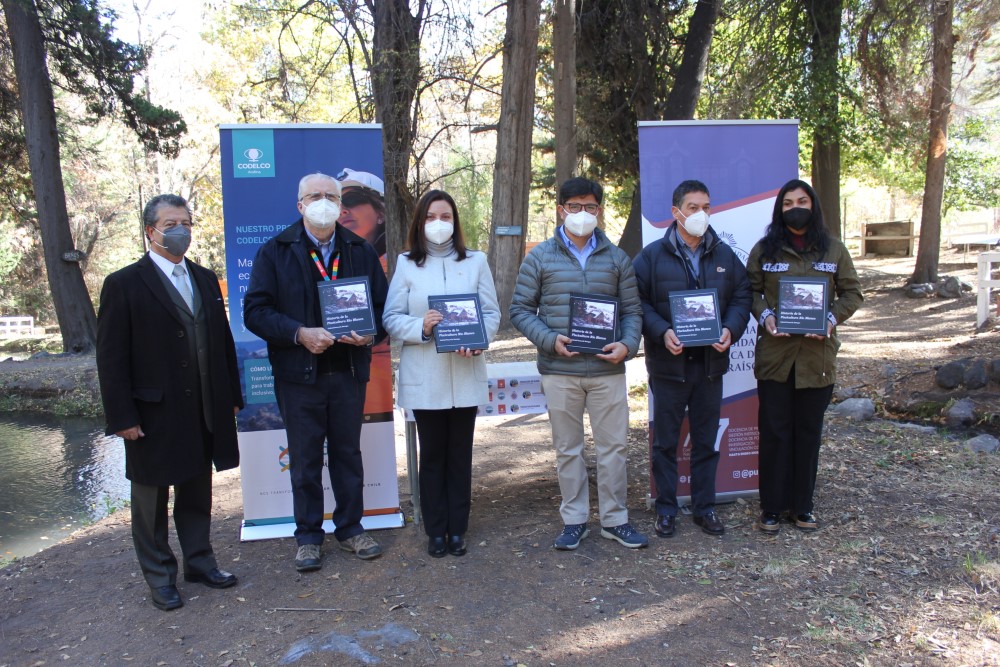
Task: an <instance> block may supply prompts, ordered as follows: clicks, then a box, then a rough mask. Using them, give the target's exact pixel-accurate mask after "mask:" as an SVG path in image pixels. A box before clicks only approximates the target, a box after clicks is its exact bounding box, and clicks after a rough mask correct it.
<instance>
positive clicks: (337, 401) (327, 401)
mask: <svg viewBox="0 0 1000 667" xmlns="http://www.w3.org/2000/svg"><path fill="white" fill-rule="evenodd" d="M297 206H298V210H299V212H300V213H301V214H302V219H300V220H299V221H297V222H295V223H294V224H292V225H291V226H289V227H287V228H285V229H284V230H283V231H282V232H280V233H279V234H278V235H277V236H275V237H274V238H273V239H271V240H270V241H268V242H267V243H266V244H264V245H263V246H262V247H261V249H260V250H259V251H258V253H257V257H256V259H254V263H253V270H252V272H251V274H250V284H249V287H248V289H247V294H246V298H245V299H244V302H243V319H244V322H245V323H246V327H247V329H249V330H250V331H252V332H253V333H255V334H256V335H258V336H260V337H261V338H263V339H264V340H265V341H266V342H267V353H268V357H269V358H270V361H271V372H272V374H273V375H274V393H275V396H276V398H277V400H278V409H279V411H280V412H281V418H282V420H283V421H284V422H285V432H286V434H287V436H288V456H289V464H290V466H291V482H292V504H293V507H294V514H295V540H296V543H297V545H298V550H297V551H296V556H295V568H296V569H297V570H298V571H300V572H308V571H312V570H318V569H319V568H320V567H321V557H322V555H321V550H320V547H321V545H322V543H323V539H324V537H325V534H324V532H323V514H324V507H323V464H324V461H323V443H324V442H326V443H327V454H328V457H329V468H330V482H331V484H332V486H333V495H334V498H335V499H336V503H337V504H336V507H335V508H334V510H333V523H334V526H335V529H334V537H335V538H336V539H337V541H338V542H339V544H340V547H341V548H342V549H344V550H346V551H351V552H353V553H354V554H355V555H357V556H358V557H359V558H362V559H365V560H367V559H371V558H377V557H378V556H380V555H381V554H382V548H381V547H380V546H379V545H378V543H377V542H375V540H374V539H373V538H372V537H371V536H370V535H368V534H367V533H366V532H365V531H364V528H362V526H361V516H362V513H363V511H364V466H363V463H362V459H361V424H362V422H363V420H364V405H365V393H366V388H367V384H368V378H369V368H370V365H371V357H372V351H371V347H372V345H374V344H375V343H378V342H379V341H380V340H382V339H383V338H385V335H386V334H385V330H384V329H383V328H382V310H383V307H384V306H385V298H386V292H387V291H388V282H387V281H386V278H385V273H384V272H383V271H382V265H381V264H380V263H379V259H378V256H377V255H376V253H375V249H374V248H372V246H371V245H370V244H369V243H368V242H366V241H365V240H364V239H362V238H361V237H360V236H358V235H357V234H354V233H353V232H351V231H350V230H349V229H346V228H345V227H342V226H341V225H339V224H337V218H338V217H339V215H340V185H339V183H338V182H337V181H336V180H335V179H334V178H333V177H331V176H327V175H325V174H319V173H316V174H309V175H307V176H305V177H303V178H302V180H301V181H300V182H299V193H298V204H297ZM360 277H365V278H368V284H369V287H370V290H371V299H372V303H371V305H372V310H373V311H374V316H375V324H376V327H377V329H378V331H377V333H376V335H375V336H360V335H358V334H357V333H356V332H354V331H352V332H351V333H350V334H349V335H344V336H341V337H339V338H335V337H334V336H333V335H332V334H331V333H330V332H328V331H327V330H326V329H324V328H323V326H322V322H323V320H322V317H321V313H320V301H319V290H318V289H317V283H319V282H322V281H324V280H336V279H338V278H360Z"/></svg>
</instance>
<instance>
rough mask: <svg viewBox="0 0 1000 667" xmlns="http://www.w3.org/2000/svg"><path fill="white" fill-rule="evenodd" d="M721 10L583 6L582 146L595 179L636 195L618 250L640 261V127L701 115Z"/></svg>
mask: <svg viewBox="0 0 1000 667" xmlns="http://www.w3.org/2000/svg"><path fill="white" fill-rule="evenodd" d="M721 6H722V0H701V1H699V2H696V3H694V9H693V10H690V8H689V7H687V6H686V3H685V4H674V3H642V2H630V1H627V0H600V1H596V2H590V3H587V4H586V6H584V7H582V8H581V17H580V39H579V40H578V44H579V47H578V50H577V67H578V76H579V78H580V79H581V80H586V81H587V87H588V95H585V96H582V97H581V98H580V99H579V100H578V103H579V112H578V113H579V118H578V126H579V128H580V134H581V135H582V139H581V148H582V150H583V152H584V154H585V155H586V156H587V158H588V159H589V160H590V164H591V173H592V174H593V175H594V176H596V177H598V178H603V179H604V180H606V181H611V182H616V183H617V184H620V185H624V186H626V187H627V189H628V192H630V193H631V205H630V209H629V216H628V221H627V222H626V225H625V230H624V232H623V233H622V237H621V240H620V241H619V242H618V245H619V247H620V248H622V249H623V250H625V252H627V253H629V254H630V255H632V256H634V255H636V254H638V252H639V251H640V250H641V249H642V238H641V234H642V224H641V220H642V212H641V206H640V194H639V184H638V176H639V143H638V129H637V123H638V121H640V120H683V119H688V118H692V117H693V115H694V111H695V108H696V106H697V103H698V99H699V97H700V95H701V87H702V81H703V78H704V75H705V67H706V63H707V62H708V53H709V49H710V47H711V44H712V35H713V32H714V29H715V24H716V22H717V20H718V16H719V11H720V8H721ZM686 11H690V14H689V15H687V14H686V13H685V12H686ZM685 18H686V19H687V20H686V21H685V20H684V19H685Z"/></svg>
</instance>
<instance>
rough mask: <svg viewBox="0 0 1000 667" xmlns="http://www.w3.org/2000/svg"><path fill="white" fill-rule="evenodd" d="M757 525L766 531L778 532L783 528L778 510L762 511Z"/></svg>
mask: <svg viewBox="0 0 1000 667" xmlns="http://www.w3.org/2000/svg"><path fill="white" fill-rule="evenodd" d="M757 527H758V528H759V529H760V530H762V531H764V532H765V533H777V532H778V531H779V530H781V517H780V516H779V515H778V513H777V512H761V513H760V519H759V520H758V521H757Z"/></svg>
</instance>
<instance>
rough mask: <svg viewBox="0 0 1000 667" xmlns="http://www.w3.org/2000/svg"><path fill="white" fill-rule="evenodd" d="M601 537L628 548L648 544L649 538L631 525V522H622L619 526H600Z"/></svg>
mask: <svg viewBox="0 0 1000 667" xmlns="http://www.w3.org/2000/svg"><path fill="white" fill-rule="evenodd" d="M601 537H606V538H607V539H609V540H614V541H615V542H617V543H618V544H620V545H622V546H623V547H628V548H629V549H639V548H642V547H644V546H647V545H648V544H649V538H647V537H646V536H645V535H643V534H642V533H640V532H639V531H637V530H636V529H635V528H633V527H632V524H629V523H623V524H622V525H620V526H615V527H613V528H608V527H607V526H605V527H603V528H601Z"/></svg>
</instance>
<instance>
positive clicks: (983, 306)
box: [976, 252, 1000, 328]
mask: <svg viewBox="0 0 1000 667" xmlns="http://www.w3.org/2000/svg"><path fill="white" fill-rule="evenodd" d="M994 264H1000V252H981V253H979V285H978V288H977V290H978V291H977V292H976V328H979V327H981V326H983V324H985V323H986V320H987V319H989V316H990V289H991V288H993V287H1000V280H994V279H993V265H994Z"/></svg>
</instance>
